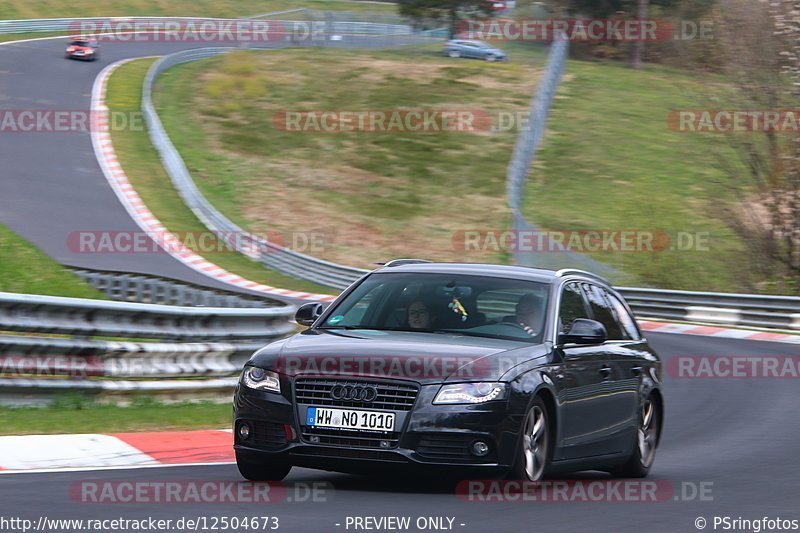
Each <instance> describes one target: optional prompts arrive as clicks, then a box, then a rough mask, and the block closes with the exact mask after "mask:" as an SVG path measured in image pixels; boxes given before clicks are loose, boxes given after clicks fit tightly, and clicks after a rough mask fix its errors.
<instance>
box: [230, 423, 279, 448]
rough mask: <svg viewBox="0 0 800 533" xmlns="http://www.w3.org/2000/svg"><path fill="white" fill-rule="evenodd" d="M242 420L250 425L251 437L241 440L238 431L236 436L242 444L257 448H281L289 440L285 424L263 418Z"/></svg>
mask: <svg viewBox="0 0 800 533" xmlns="http://www.w3.org/2000/svg"><path fill="white" fill-rule="evenodd" d="M242 422H247V423H248V424H249V425H250V437H249V438H248V439H247V440H241V438H240V437H239V434H238V431H237V434H236V438H237V439H239V441H240V442H241V444H244V445H246V446H253V447H256V448H280V447H281V446H285V445H286V443H287V442H288V441H287V439H286V431H285V430H284V428H283V424H279V423H277V422H265V421H263V420H243V421H242ZM240 424H241V423H240Z"/></svg>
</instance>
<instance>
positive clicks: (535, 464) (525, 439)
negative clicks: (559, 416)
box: [508, 396, 552, 481]
mask: <svg viewBox="0 0 800 533" xmlns="http://www.w3.org/2000/svg"><path fill="white" fill-rule="evenodd" d="M551 427H552V426H551V424H550V418H549V414H548V412H547V406H546V405H545V403H544V400H542V398H541V397H540V396H537V397H536V398H534V400H533V403H532V404H531V406H530V408H529V409H528V412H527V413H525V419H524V421H523V422H522V432H521V434H520V439H519V444H518V445H517V456H516V461H515V464H514V466H513V467H512V468H511V471H510V472H509V474H508V479H513V480H523V481H540V480H541V479H543V478H544V477H545V476H546V475H547V470H548V469H549V467H550V458H551V454H552V451H551V450H552V446H551V437H550V428H551Z"/></svg>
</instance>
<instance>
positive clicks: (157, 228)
mask: <svg viewBox="0 0 800 533" xmlns="http://www.w3.org/2000/svg"><path fill="white" fill-rule="evenodd" d="M136 59H141V58H136ZM128 61H133V59H126V60H123V61H118V62H116V63H113V64H111V65H109V66H108V67H106V68H104V69H103V70H102V71H101V72H100V74H99V75H98V76H97V79H95V82H94V87H93V88H92V104H91V109H92V111H93V113H94V116H95V117H96V124H97V125H98V127H95V128H92V144H93V145H94V152H95V156H96V157H97V161H98V162H99V163H100V168H102V169H103V174H104V175H105V177H106V179H107V180H108V183H109V184H110V185H111V188H112V189H113V190H114V193H115V194H116V195H117V198H119V200H120V202H122V205H123V206H125V209H126V210H127V211H128V214H130V216H131V217H132V218H133V220H134V221H136V224H137V225H138V226H139V227H140V228H141V229H142V230H143V231H144V232H146V233H149V234H156V235H159V236H160V237H161V236H163V238H160V239H158V240H159V245H160V246H161V247H162V248H163V249H164V250H165V251H166V252H167V253H169V254H170V255H171V256H172V257H174V258H175V259H177V260H178V261H180V262H182V263H183V264H185V265H187V266H188V267H190V268H192V269H194V270H196V271H197V272H200V273H201V274H203V275H206V276H208V277H210V278H213V279H216V280H217V281H221V282H223V283H226V284H229V285H232V286H234V287H237V288H241V289H248V290H251V291H256V292H261V293H264V294H267V295H273V296H283V297H288V298H297V299H301V300H313V301H325V302H327V301H332V300H333V299H334V298H335V296H331V295H330V294H314V293H309V292H298V291H292V290H288V289H279V288H277V287H271V286H269V285H263V284H261V283H256V282H254V281H250V280H247V279H245V278H243V277H241V276H239V275H237V274H234V273H232V272H228V271H227V270H225V269H223V268H222V267H219V266H217V265H215V264H213V263H211V262H209V261H207V260H206V259H205V258H203V257H201V256H200V255H198V254H196V253H195V252H193V251H192V250H190V249H189V248H187V247H185V246H183V244H182V243H181V242H180V240H179V239H178V238H177V237H176V236H175V235H174V234H172V233H170V232H169V230H167V228H166V227H164V225H163V224H161V222H159V220H158V219H157V218H156V217H155V216H154V215H153V213H151V212H150V210H149V209H148V208H147V206H146V205H145V204H144V202H143V201H142V199H141V197H140V196H139V195H138V194H137V192H136V190H134V188H133V185H131V183H130V181H129V180H128V177H127V176H126V175H125V171H124V170H123V169H122V166H121V165H120V163H119V161H118V160H117V155H116V152H115V151H114V146H113V145H112V143H111V133H110V132H109V131H108V123H109V121H108V115H109V110H108V107H107V106H106V100H105V98H106V89H107V85H108V79H109V77H110V76H111V73H112V72H114V70H115V69H116V68H117V67H119V66H120V65H122V64H124V63H127V62H128Z"/></svg>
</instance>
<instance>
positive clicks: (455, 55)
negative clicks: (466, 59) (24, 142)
mask: <svg viewBox="0 0 800 533" xmlns="http://www.w3.org/2000/svg"><path fill="white" fill-rule="evenodd" d="M447 55H448V56H449V57H452V58H454V59H455V58H459V57H461V52H459V51H458V50H450V51H449V52H447Z"/></svg>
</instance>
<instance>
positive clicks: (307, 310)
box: [294, 302, 325, 327]
mask: <svg viewBox="0 0 800 533" xmlns="http://www.w3.org/2000/svg"><path fill="white" fill-rule="evenodd" d="M324 310H325V306H324V305H322V304H321V303H319V302H313V303H309V304H303V305H301V306H300V307H299V308H298V309H297V312H296V313H295V314H294V321H295V322H297V323H298V324H300V325H301V326H306V327H308V326H311V324H313V323H314V322H315V321H316V320H317V319H318V318H319V317H320V315H321V314H322V311H324Z"/></svg>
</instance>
